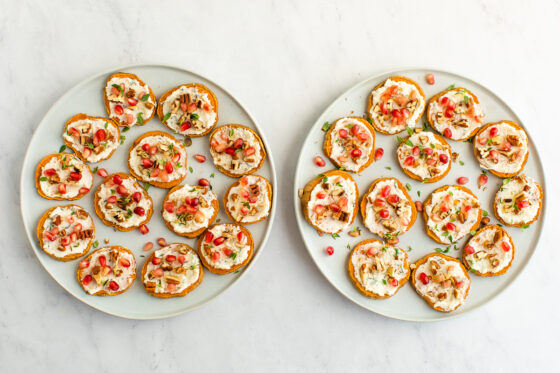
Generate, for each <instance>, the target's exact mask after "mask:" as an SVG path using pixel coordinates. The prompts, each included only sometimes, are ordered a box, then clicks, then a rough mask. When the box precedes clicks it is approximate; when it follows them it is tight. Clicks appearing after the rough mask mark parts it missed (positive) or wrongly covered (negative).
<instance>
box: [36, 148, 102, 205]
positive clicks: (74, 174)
mask: <svg viewBox="0 0 560 373" xmlns="http://www.w3.org/2000/svg"><path fill="white" fill-rule="evenodd" d="M35 186H36V187H37V192H38V193H39V195H40V196H41V197H43V198H46V199H55V200H59V201H63V200H68V201H72V200H76V199H80V198H82V197H83V196H85V195H86V194H87V193H88V192H89V191H90V189H91V187H92V186H93V174H92V173H91V170H90V169H89V167H88V166H87V165H86V164H85V163H84V162H83V161H82V160H81V159H80V158H78V157H77V156H76V155H74V154H70V153H58V154H51V155H48V156H46V157H45V158H43V159H42V160H41V162H39V164H38V165H37V169H36V170H35Z"/></svg>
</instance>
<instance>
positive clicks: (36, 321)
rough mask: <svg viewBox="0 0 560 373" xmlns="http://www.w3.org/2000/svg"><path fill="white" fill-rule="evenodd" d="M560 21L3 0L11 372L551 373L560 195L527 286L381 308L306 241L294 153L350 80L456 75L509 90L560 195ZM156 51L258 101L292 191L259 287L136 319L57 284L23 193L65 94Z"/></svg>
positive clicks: (0, 106) (5, 357) (519, 7)
mask: <svg viewBox="0 0 560 373" xmlns="http://www.w3.org/2000/svg"><path fill="white" fill-rule="evenodd" d="M559 17H560V3H558V1H541V2H538V3H537V2H535V3H533V4H532V5H531V6H528V5H527V3H526V2H524V1H517V0H516V1H482V0H481V1H473V2H465V1H463V2H451V1H425V2H411V1H391V2H388V1H331V2H320V1H295V0H293V1H261V2H256V1H248V0H244V1H235V2H234V1H222V2H219V1H207V2H196V3H195V2H185V1H165V2H163V1H160V2H144V1H119V2H116V1H93V0H91V1H73V2H66V1H61V0H53V1H48V2H46V1H44V2H37V1H8V0H0V56H1V58H0V67H1V68H0V86H1V87H2V89H1V90H0V112H1V114H2V130H3V131H4V133H3V135H2V136H0V147H1V151H0V172H1V174H2V175H3V176H4V177H5V180H4V182H2V183H0V195H1V196H2V198H0V203H1V205H0V209H1V210H2V212H3V213H2V218H1V219H2V220H1V222H2V224H1V225H0V226H1V233H2V237H3V239H2V243H1V244H0V245H1V256H0V258H1V259H0V315H1V316H0V371H9V372H12V371H13V372H18V371H59V372H66V371H68V372H71V371H75V370H76V368H77V367H78V366H79V367H81V370H85V371H96V372H105V371H111V372H115V371H147V370H159V371H178V370H182V371H197V372H198V371H210V372H222V371H243V372H249V371H251V372H253V371H254V372H262V371H273V372H287V371H290V372H309V371H328V372H331V371H332V372H335V371H336V372H338V371H404V370H415V371H416V370H419V371H441V370H446V371H451V372H455V371H457V372H459V371H471V372H472V371H479V370H482V369H484V370H488V371H490V370H493V371H498V372H501V371H508V372H511V371H519V372H523V371H528V370H531V371H546V370H552V369H553V367H554V366H557V364H556V362H555V355H556V352H557V348H558V337H557V336H558V333H559V332H560V316H559V313H558V312H557V310H558V309H557V308H556V307H559V306H560V301H559V300H558V296H557V294H558V285H557V283H558V280H557V266H558V263H559V262H560V254H559V250H557V249H556V246H557V244H556V240H557V238H556V235H555V230H557V228H556V227H555V225H556V223H557V222H558V221H559V218H560V214H559V213H558V207H559V206H558V198H557V196H556V195H555V194H553V193H549V194H548V195H547V198H548V207H549V212H548V216H547V219H548V223H547V226H546V228H545V231H544V235H543V237H542V239H541V243H540V247H539V248H538V250H537V252H536V253H535V255H534V257H533V259H532V261H531V263H530V264H529V265H528V266H527V268H526V270H525V272H524V273H523V274H522V275H521V276H520V277H519V278H518V280H517V281H516V282H515V283H514V284H513V285H512V286H511V287H510V288H508V289H507V290H506V291H505V292H504V293H503V294H502V295H501V296H499V297H498V298H497V299H496V300H494V301H492V302H491V303H490V304H488V305H487V306H485V307H484V308H482V309H479V310H477V311H475V312H473V313H471V314H468V315H466V316H464V317H461V318H458V319H455V320H450V321H446V322H440V323H433V324H415V323H408V322H399V321H395V320H390V319H386V318H383V317H379V316H376V315H374V314H371V313H369V312H367V311H365V310H363V309H361V308H359V307H357V306H355V305H354V304H352V303H350V302H349V301H347V300H346V299H345V298H344V297H343V296H341V295H340V294H338V293H337V292H336V290H335V289H334V288H332V287H331V286H330V285H329V284H328V283H327V281H325V279H324V278H323V277H322V275H321V274H320V273H319V271H318V270H317V269H316V268H315V266H314V264H313V263H312V261H311V259H310V257H309V255H308V254H307V252H306V250H305V248H304V247H303V243H302V241H301V239H300V238H299V233H298V231H297V228H296V226H295V222H294V220H293V218H292V216H293V211H292V201H291V200H290V198H291V197H290V196H291V187H292V185H291V180H292V178H293V174H294V167H295V162H296V158H297V152H295V151H294V149H297V148H299V146H300V145H301V143H302V141H303V136H304V134H305V133H306V131H307V128H308V126H309V125H310V124H311V123H312V121H313V120H314V119H315V118H316V117H317V116H318V115H319V113H321V112H322V111H323V110H324V108H325V107H326V106H327V105H328V104H329V103H330V102H331V101H332V100H333V99H334V98H335V97H337V96H338V95H339V94H340V93H342V92H343V91H344V90H346V89H347V88H348V87H350V86H351V85H353V84H355V83H357V82H358V81H360V80H362V79H364V78H365V77H367V76H370V75H373V74H376V73H379V72H382V71H384V70H388V69H393V68H397V67H402V66H433V67H434V68H436V67H437V68H442V69H447V70H451V71H455V72H459V73H462V74H464V75H466V76H469V77H472V78H474V79H475V80H478V81H480V82H482V83H484V84H485V85H487V86H488V87H490V88H491V89H492V90H494V91H495V92H497V93H498V94H500V95H501V96H502V97H503V98H504V99H505V100H506V101H507V102H508V103H509V104H510V105H511V106H512V107H513V108H515V110H516V111H517V112H518V114H519V115H520V116H521V117H522V118H524V120H525V122H526V123H527V124H528V126H529V127H530V130H531V133H532V135H533V139H534V140H535V142H536V144H537V147H538V148H539V150H540V152H541V155H542V156H543V159H544V162H545V168H546V169H547V170H548V171H549V173H548V179H547V182H548V188H549V189H548V190H549V192H555V191H556V190H557V188H558V181H559V178H560V176H559V174H560V173H559V172H558V171H560V167H559V166H558V164H557V162H558V161H557V159H558V156H557V155H556V151H557V149H558V144H557V142H558V141H557V136H551V135H552V134H555V133H556V132H557V130H558V119H557V116H556V110H557V104H556V101H557V96H558V93H557V90H558V87H559V86H560V79H559V78H558V74H557V69H558V66H560V52H559V50H558V48H557V46H556V44H557V40H556V38H557V35H558V34H559V33H560V24H559V23H558V19H559ZM145 62H159V63H167V64H173V65H178V66H182V67H185V68H188V69H191V70H193V71H196V72H198V73H200V74H203V75H206V76H208V77H209V78H211V79H213V80H215V81H216V82H218V83H220V84H221V85H223V86H224V87H226V88H227V89H229V90H230V91H231V92H232V93H233V94H234V95H236V96H237V97H238V98H239V99H240V100H241V102H243V103H244V104H245V105H247V107H248V108H249V110H250V111H251V113H252V114H253V115H254V116H255V118H256V119H257V120H258V121H259V122H260V124H261V126H262V127H263V130H264V131H265V133H266V134H267V135H268V138H269V140H270V145H271V149H270V150H271V151H272V152H273V153H274V155H275V160H276V166H277V171H278V177H279V187H280V190H279V199H281V200H282V201H281V202H283V201H284V200H285V202H286V203H279V204H278V206H279V208H278V211H277V214H278V215H277V217H276V227H275V229H274V231H273V232H272V235H271V238H270V240H269V244H268V247H267V248H266V249H265V250H264V252H263V254H262V256H261V257H260V258H259V262H258V263H257V264H258V265H256V266H255V267H254V268H253V269H252V271H250V273H248V274H247V276H246V277H245V278H244V279H243V281H241V282H240V283H239V284H237V285H236V286H234V287H233V288H232V289H230V290H229V291H227V292H226V293H225V294H223V295H222V296H220V297H219V298H218V299H216V300H215V301H213V302H211V303H210V304H208V305H206V306H205V307H203V308H201V309H199V310H196V311H194V312H191V313H189V314H187V315H183V316H179V317H175V318H172V319H167V320H159V321H147V322H139V321H129V320H123V319H120V318H116V317H112V316H108V315H105V314H103V313H100V312H98V311H95V310H93V309H91V308H89V307H88V306H86V305H84V304H82V303H80V302H78V301H76V300H74V299H73V298H72V297H71V296H69V295H68V294H67V293H66V292H65V291H64V290H63V289H62V288H60V287H59V286H58V285H57V284H56V283H55V282H54V281H53V280H52V279H51V278H50V277H49V275H48V274H47V273H46V272H45V271H44V270H43V269H42V267H41V266H40V264H39V263H38V261H37V260H36V259H35V257H34V255H33V253H32V252H31V249H30V247H29V244H28V242H27V239H26V237H25V234H24V231H23V228H22V225H21V220H20V217H19V202H18V201H19V192H18V189H19V176H20V175H19V170H20V167H21V164H22V161H23V155H24V152H25V149H26V147H27V143H28V139H29V137H30V136H31V134H32V133H33V130H34V128H35V127H36V126H37V124H38V122H39V121H40V120H41V118H42V116H43V115H44V113H45V112H46V111H47V110H48V109H49V107H50V106H51V105H52V104H53V103H54V102H55V101H56V99H57V98H58V97H59V96H60V95H62V94H63V93H64V92H65V91H66V90H67V89H69V88H70V87H72V86H73V85H75V84H76V83H77V82H79V81H80V80H82V79H84V78H86V77H88V76H89V75H91V74H93V73H96V72H98V71H101V70H105V69H108V68H111V67H117V66H120V65H128V64H133V63H145ZM436 79H437V76H436ZM279 128H282V129H286V131H285V132H282V133H281V135H278V133H279V132H278V129H279Z"/></svg>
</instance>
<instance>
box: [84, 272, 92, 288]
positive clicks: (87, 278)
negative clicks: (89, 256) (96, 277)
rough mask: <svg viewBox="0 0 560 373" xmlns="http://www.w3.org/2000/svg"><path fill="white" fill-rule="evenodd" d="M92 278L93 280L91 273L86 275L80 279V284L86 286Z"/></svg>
mask: <svg viewBox="0 0 560 373" xmlns="http://www.w3.org/2000/svg"><path fill="white" fill-rule="evenodd" d="M92 280H93V277H91V275H86V276H85V277H84V278H83V279H82V284H84V286H88V285H89V284H90V283H91V281H92Z"/></svg>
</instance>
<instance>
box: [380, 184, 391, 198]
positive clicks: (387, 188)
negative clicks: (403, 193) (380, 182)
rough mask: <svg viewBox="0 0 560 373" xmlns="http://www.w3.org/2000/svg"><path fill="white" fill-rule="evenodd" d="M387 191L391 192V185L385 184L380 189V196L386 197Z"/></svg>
mask: <svg viewBox="0 0 560 373" xmlns="http://www.w3.org/2000/svg"><path fill="white" fill-rule="evenodd" d="M389 193H391V186H389V185H385V186H384V187H383V189H381V197H383V198H387V196H388V195H389Z"/></svg>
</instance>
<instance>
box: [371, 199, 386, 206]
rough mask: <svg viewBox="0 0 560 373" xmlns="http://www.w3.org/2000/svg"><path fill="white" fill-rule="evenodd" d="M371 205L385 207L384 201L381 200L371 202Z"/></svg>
mask: <svg viewBox="0 0 560 373" xmlns="http://www.w3.org/2000/svg"><path fill="white" fill-rule="evenodd" d="M373 204H374V205H375V206H385V201H384V200H382V199H381V198H376V199H375V201H373Z"/></svg>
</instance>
